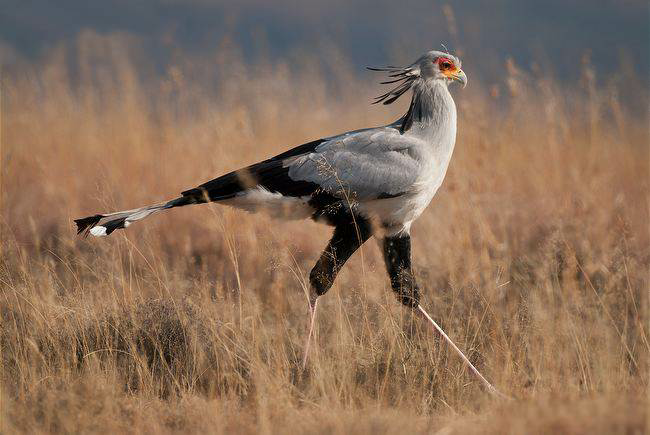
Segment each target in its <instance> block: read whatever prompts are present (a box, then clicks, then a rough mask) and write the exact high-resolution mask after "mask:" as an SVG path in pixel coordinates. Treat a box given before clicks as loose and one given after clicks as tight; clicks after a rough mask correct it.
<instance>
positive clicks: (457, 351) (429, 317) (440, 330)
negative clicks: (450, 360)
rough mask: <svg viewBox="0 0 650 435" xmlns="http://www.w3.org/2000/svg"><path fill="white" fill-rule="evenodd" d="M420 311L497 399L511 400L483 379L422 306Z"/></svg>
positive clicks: (419, 306)
mask: <svg viewBox="0 0 650 435" xmlns="http://www.w3.org/2000/svg"><path fill="white" fill-rule="evenodd" d="M418 311H419V312H420V313H421V314H422V316H424V318H425V319H426V320H428V321H429V322H430V323H431V324H432V325H433V328H434V329H435V330H436V332H438V334H440V335H441V336H442V338H444V339H445V341H446V342H447V343H448V344H449V345H450V346H451V348H452V349H454V350H455V351H456V353H457V354H458V356H460V358H461V359H462V360H463V362H464V363H465V364H467V366H468V367H469V368H470V370H471V371H472V372H473V373H474V374H475V375H476V377H478V378H479V379H480V380H481V381H482V382H483V384H485V387H486V388H487V390H488V391H489V392H490V393H491V394H493V395H495V396H497V397H501V398H503V399H510V398H509V397H508V396H506V395H505V394H503V393H501V392H500V391H499V390H497V389H496V388H494V386H493V385H492V384H490V383H489V382H488V380H487V379H485V378H484V377H483V375H482V374H481V372H479V371H478V369H477V368H476V367H474V364H472V363H471V362H470V360H469V359H468V358H467V357H466V356H465V354H464V353H463V352H462V351H461V350H460V349H459V348H458V346H456V345H455V344H454V342H453V341H451V338H449V336H448V335H447V334H445V331H443V330H442V328H441V327H440V326H438V324H437V323H436V322H435V321H434V320H433V319H432V318H431V316H429V314H428V313H427V312H426V311H424V308H422V305H418Z"/></svg>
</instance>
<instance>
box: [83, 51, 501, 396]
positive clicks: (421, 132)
mask: <svg viewBox="0 0 650 435" xmlns="http://www.w3.org/2000/svg"><path fill="white" fill-rule="evenodd" d="M368 69H370V70H372V71H381V72H386V73H388V76H389V80H387V81H385V82H382V84H395V87H394V88H393V89H391V90H390V91H388V92H386V93H385V94H383V95H380V96H379V97H377V98H376V99H375V102H374V103H383V104H391V103H393V102H394V101H396V100H397V99H398V98H399V97H400V96H401V95H403V94H404V93H406V92H407V91H408V90H410V89H412V90H413V94H412V97H411V104H410V105H409V108H408V111H407V112H406V114H405V115H404V116H402V117H401V118H399V119H398V120H397V121H395V122H393V123H391V124H388V125H386V126H382V127H375V128H366V129H362V130H356V131H350V132H347V133H343V134H339V135H336V136H331V137H327V138H323V139H318V140H314V141H312V142H308V143H306V144H303V145H300V146H298V147H296V148H293V149H291V150H289V151H286V152H284V153H282V154H279V155H277V156H275V157H272V158H270V159H268V160H264V161H262V162H259V163H255V164H253V165H250V166H247V167H245V168H243V169H240V170H237V171H233V172H230V173H228V174H225V175H222V176H221V177H218V178H215V179H214V180H211V181H208V182H206V183H204V184H201V185H200V186H198V187H195V188H193V189H189V190H186V191H184V192H182V193H181V196H180V197H178V198H176V199H172V200H170V201H167V202H163V203H159V204H155V205H150V206H147V207H142V208H137V209H133V210H127V211H120V212H117V213H110V214H96V215H93V216H89V217H85V218H82V219H76V220H75V222H76V223H77V227H78V228H77V229H78V233H79V234H81V233H83V234H84V235H88V234H92V235H93V236H105V235H109V234H111V233H112V232H113V231H115V230H117V229H122V228H126V227H128V226H129V225H130V224H131V223H133V222H135V221H139V220H141V219H144V218H145V217H147V216H149V215H152V214H154V213H157V212H159V211H162V210H167V209H170V208H174V207H182V206H185V205H190V204H203V203H207V202H219V203H221V204H226V205H229V206H233V207H236V208H240V209H244V210H247V211H258V210H266V211H267V212H270V213H271V215H273V216H275V217H279V218H284V219H304V218H311V219H314V220H317V221H319V222H324V223H326V224H328V225H331V226H333V227H334V234H333V236H332V238H331V240H330V241H329V243H328V245H327V247H326V248H325V250H324V252H323V253H322V255H321V256H320V258H319V260H318V261H317V262H316V265H315V266H314V268H313V269H312V270H311V273H310V276H309V282H310V295H309V309H310V315H311V316H310V326H309V333H308V336H307V342H306V345H305V351H304V352H305V353H304V359H303V368H304V366H305V364H306V362H307V356H308V354H309V345H310V341H311V337H312V334H313V328H314V321H315V319H316V309H317V307H318V300H319V298H320V297H321V296H323V295H324V294H325V293H326V292H327V291H328V290H329V289H330V287H331V286H332V283H333V282H334V279H335V278H336V275H337V273H338V272H339V270H340V269H341V267H343V265H344V264H345V262H346V261H347V260H348V258H350V256H351V255H352V254H353V253H354V252H355V251H356V250H357V249H358V248H359V247H360V246H361V245H362V244H363V243H364V242H365V241H366V240H368V239H369V238H370V237H371V236H373V235H374V236H376V237H378V238H379V239H381V240H382V243H383V253H384V260H385V262H386V268H387V270H388V275H389V277H390V283H391V286H392V288H393V290H394V291H395V293H396V295H397V298H398V299H399V300H400V301H401V302H402V304H404V305H405V306H407V307H410V308H412V309H415V310H417V311H416V312H419V313H420V314H421V315H422V316H423V317H425V318H426V319H427V320H428V321H429V322H431V323H432V325H433V327H434V328H435V329H436V330H437V331H438V332H439V333H440V334H441V335H442V336H443V338H445V340H447V341H448V342H449V343H450V345H451V346H452V347H453V349H454V350H455V351H456V352H457V353H458V354H459V355H460V356H461V358H462V359H463V361H464V362H465V363H466V364H467V365H468V366H469V367H470V369H471V370H472V371H473V372H474V373H475V374H476V375H477V376H478V377H479V378H480V379H481V381H482V382H484V383H485V385H486V386H487V388H488V390H489V391H490V392H492V393H496V394H500V393H498V392H497V391H496V390H495V389H494V387H492V385H490V383H489V382H488V381H487V380H486V379H485V378H484V377H483V376H482V375H481V374H480V373H479V372H478V370H477V369H476V368H475V367H474V366H473V365H472V364H471V362H470V361H469V360H468V359H467V358H466V357H465V355H463V353H462V352H461V351H460V350H459V349H458V348H457V347H456V346H455V345H454V344H453V342H452V341H451V340H450V339H449V337H447V335H446V334H445V333H444V332H443V331H442V329H440V327H439V326H438V325H437V324H436V323H435V322H434V321H433V319H432V318H431V317H430V316H429V315H428V314H427V313H426V312H425V311H424V309H423V308H422V307H421V306H420V291H419V288H418V285H417V284H416V282H415V276H414V274H413V270H412V267H411V236H410V230H411V224H412V223H413V221H414V220H415V219H417V218H418V217H419V216H420V215H421V214H422V212H423V211H424V209H425V208H426V207H427V205H429V202H431V199H432V198H433V196H434V195H435V193H436V191H437V190H438V188H439V187H440V185H441V184H442V181H443V179H444V177H445V173H446V172H447V166H448V165H449V161H450V159H451V155H452V152H453V150H454V143H455V141H456V105H455V104H454V100H453V98H452V97H451V94H450V93H449V90H448V85H449V84H451V83H453V82H460V83H462V84H463V86H465V85H466V84H467V76H466V75H465V73H464V72H463V70H462V69H461V62H460V59H458V58H457V57H455V56H453V55H451V54H449V53H443V52H440V51H430V52H427V53H425V54H424V55H423V56H421V57H420V58H419V59H418V60H417V61H415V62H414V63H412V64H411V65H409V66H407V67H402V68H399V67H390V66H389V67H384V68H368Z"/></svg>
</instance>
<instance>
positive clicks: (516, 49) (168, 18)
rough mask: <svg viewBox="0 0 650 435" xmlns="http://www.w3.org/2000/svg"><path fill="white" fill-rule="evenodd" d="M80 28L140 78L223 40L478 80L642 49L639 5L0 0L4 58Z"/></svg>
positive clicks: (247, 53) (560, 68) (254, 53)
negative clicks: (460, 72) (437, 65)
mask: <svg viewBox="0 0 650 435" xmlns="http://www.w3.org/2000/svg"><path fill="white" fill-rule="evenodd" d="M88 34H96V35H97V36H102V37H108V36H112V37H115V38H120V39H122V40H123V41H124V44H123V46H120V49H123V50H127V51H128V52H129V53H131V54H133V55H136V56H137V57H138V58H140V59H141V62H143V63H146V64H147V65H148V66H150V67H152V68H153V71H146V72H145V71H141V72H140V73H141V74H145V73H154V72H161V71H164V70H165V69H166V68H167V67H168V66H169V65H173V64H175V62H177V60H178V56H196V57H198V58H202V57H204V56H210V55H213V54H214V53H215V51H216V49H217V47H220V46H222V45H223V44H232V45H233V46H236V47H237V48H238V49H239V50H240V51H241V55H242V56H243V57H244V59H245V60H247V61H256V60H259V59H260V58H268V59H272V60H277V59H282V60H285V61H287V62H289V63H295V62H299V61H300V59H304V58H305V57H307V58H308V59H312V60H314V61H316V62H318V63H319V65H321V66H326V65H328V64H330V62H329V59H327V58H330V57H331V56H340V57H343V58H344V59H346V60H349V61H351V66H352V69H353V71H354V74H362V73H363V70H362V68H361V67H362V66H363V65H376V64H384V63H386V62H394V63H406V62H411V61H413V60H414V59H415V58H416V57H417V56H418V54H420V53H422V52H424V51H426V50H430V49H440V48H441V47H440V44H441V43H444V44H445V45H446V46H447V47H448V48H449V49H450V50H452V51H454V52H458V53H460V54H461V55H462V57H463V58H464V59H465V63H464V67H465V69H467V70H468V71H470V73H471V76H472V78H473V79H474V80H476V79H479V80H481V82H482V83H492V82H498V81H499V80H500V79H501V78H502V76H503V65H504V62H505V60H506V59H508V58H510V57H512V58H514V59H516V61H517V63H518V64H520V65H522V66H523V67H524V68H526V69H530V68H541V69H542V70H543V71H544V73H545V74H552V75H553V76H554V77H556V78H557V79H558V80H560V81H563V82H569V83H575V82H576V81H577V80H578V79H579V78H580V74H581V68H580V64H581V63H582V62H585V61H587V60H589V59H592V60H593V62H594V65H595V69H596V70H597V72H598V74H599V76H600V77H601V78H602V77H605V76H608V75H611V74H612V73H614V72H619V71H620V65H621V64H625V65H628V66H629V67H630V68H632V69H634V70H635V72H636V73H637V74H639V75H640V76H641V77H646V78H647V73H648V62H649V56H650V50H649V49H648V40H649V38H650V34H649V29H648V5H647V2H646V1H643V0H599V1H597V2H594V1H590V0H568V1H566V0H549V1H535V0H526V1H520V0H496V1H491V2H476V1H472V0H461V1H456V2H453V4H452V3H448V4H445V2H438V1H417V0H402V1H399V2H397V1H386V0H379V1H370V0H367V1H355V2H348V1H340V0H334V1H331V2H316V1H306V2H294V1H286V0H279V1H274V2H272V3H269V2H264V1H255V0H244V1H238V2H228V1H218V0H214V1H208V0H184V1H182V0H157V1H156V0H142V1H138V2H132V1H126V0H112V1H105V2H87V1H83V0H62V1H57V2H49V1H44V0H34V1H21V0H3V2H2V12H1V13H0V56H2V59H3V63H5V64H7V63H9V64H12V63H15V62H20V61H25V60H26V61H29V60H34V59H38V58H40V57H43V56H46V55H47V53H48V52H51V51H52V50H54V49H56V48H57V47H60V46H71V45H74V44H75V43H76V42H78V41H79V39H80V38H83V35H88ZM215 74H216V72H215ZM621 84H624V83H621ZM644 85H645V83H644V84H642V83H636V84H628V87H627V89H628V90H629V88H633V87H637V88H639V87H643V88H646V87H647V86H644ZM631 92H632V93H634V92H633V91H631Z"/></svg>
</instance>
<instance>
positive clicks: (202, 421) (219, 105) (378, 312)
mask: <svg viewBox="0 0 650 435" xmlns="http://www.w3.org/2000/svg"><path fill="white" fill-rule="evenodd" d="M649 37H650V35H649V26H648V4H647V1H637V0H617V1H614V0H600V1H592V0H564V1H559V0H548V1H543V2H542V1H532V0H529V1H524V0H495V1H490V2H475V1H469V0H461V1H456V2H453V3H452V2H448V3H446V2H437V1H414V0H401V1H384V0H380V1H356V2H350V1H341V0H333V1H329V2H289V1H286V0H279V1H273V2H269V1H266V2H264V1H260V0H242V1H238V2H231V3H227V2H220V1H208V0H187V1H175V0H160V1H153V0H139V1H126V0H114V1H108V0H107V1H101V2H99V1H96V2H90V1H83V0H60V1H56V2H53V1H44V0H29V1H27V0H0V67H1V70H0V74H1V77H0V92H1V95H0V169H1V179H0V205H1V206H0V239H1V240H0V242H1V243H0V432H2V433H15V432H43V433H53V432H69V433H77V432H113V433H121V432H132V431H135V432H138V431H139V432H142V433H150V432H163V433H173V432H183V433H185V432H200V433H205V432H217V433H233V432H238V433H271V432H272V429H273V428H277V427H281V428H284V430H285V431H287V432H289V431H291V432H295V433H320V432H326V433H364V432H365V433H369V434H370V433H377V432H385V433H392V432H396V433H404V432H408V433H431V432H432V429H437V428H440V429H445V431H444V433H461V434H466V433H495V434H502V433H559V432H567V433H599V432H603V433H644V432H646V431H647V424H648V423H647V422H648V419H647V418H648V407H647V406H646V405H647V400H646V399H647V388H648V371H647V367H648V355H649V354H650V344H649V342H648V332H647V325H648V318H649V317H648V313H649V308H650V306H649V304H648V291H647V289H648V270H650V234H649V232H648V221H649V219H650V217H649V216H648V203H647V201H648V197H649V196H648V192H649V191H650V189H649V181H650V178H649V177H648V174H649V173H650V170H649V168H648V166H649V164H650V156H649V149H648V139H649V138H648V133H649V130H648V107H649V101H650V100H649V98H648V92H649V90H648V79H649V71H648V69H649V56H650V50H649V47H648V44H649ZM441 43H444V44H445V46H446V47H448V48H449V50H450V51H451V52H452V53H455V54H458V55H459V56H460V57H461V59H462V61H463V69H464V70H465V71H466V73H467V75H468V77H469V84H468V86H467V87H466V88H465V89H460V88H459V87H456V86H452V87H451V92H452V95H453V97H454V100H455V101H456V104H457V106H458V116H459V119H458V124H459V126H458V138H457V142H456V149H455V151H454V157H453V159H452V161H451V164H450V167H449V171H448V173H447V176H446V179H445V182H444V184H443V186H442V187H441V189H440V191H439V192H438V194H437V195H436V197H435V199H434V200H433V201H432V203H431V205H430V207H429V208H428V209H427V210H426V212H425V213H424V214H423V215H422V217H421V218H420V219H419V220H418V221H416V222H415V224H414V225H413V228H412V235H413V258H414V269H415V271H416V274H417V278H418V280H419V283H420V286H421V289H422V294H423V306H425V307H427V309H430V310H431V313H432V315H433V317H434V318H435V319H436V320H437V321H438V322H439V323H440V324H441V325H442V327H443V328H444V329H445V331H446V332H447V333H448V334H449V335H450V336H451V337H452V338H453V339H454V340H456V341H457V344H458V345H459V347H461V348H462V349H464V350H465V351H466V352H467V354H468V355H469V358H470V359H471V360H472V361H473V363H474V364H475V365H476V366H478V368H479V370H481V371H482V372H483V373H484V374H485V375H486V377H487V378H488V379H489V380H490V381H492V382H493V383H494V384H495V385H496V386H498V387H499V388H501V389H502V390H503V391H504V392H505V393H506V394H508V395H510V396H513V397H515V398H516V399H517V400H516V401H513V402H508V403H500V402H495V401H493V400H492V399H491V398H490V397H489V396H488V395H487V393H486V392H485V391H484V390H482V389H481V386H480V384H479V383H477V381H476V379H475V378H473V377H472V376H471V374H470V373H468V372H467V370H466V369H465V367H464V366H463V364H462V363H461V362H460V361H459V360H458V359H457V358H456V357H455V355H454V354H453V353H451V354H450V353H449V349H448V347H447V346H445V345H444V344H441V343H440V342H439V341H437V338H436V336H434V335H433V334H432V333H431V331H430V330H429V329H427V328H426V327H425V328H423V327H422V326H423V325H420V324H419V323H417V321H416V320H417V319H414V318H413V317H411V315H410V313H409V312H408V311H406V310H404V309H402V308H401V307H400V305H399V304H398V303H397V302H396V301H395V299H394V297H393V294H392V291H391V289H390V285H389V283H388V279H387V277H386V275H385V270H384V264H383V258H382V255H381V252H379V250H378V248H377V245H376V244H375V243H368V244H366V245H364V246H363V248H362V249H360V251H359V253H358V254H355V256H353V258H351V259H350V261H349V262H348V263H347V265H346V266H345V267H344V268H343V269H342V271H341V273H340V274H339V276H338V278H337V281H336V282H335V284H334V286H333V288H332V290H331V291H330V292H329V293H328V295H327V297H325V298H323V302H322V311H321V313H322V316H321V315H320V314H319V316H320V317H319V319H318V325H317V330H318V334H317V336H316V343H317V349H318V352H316V353H315V354H314V359H313V360H312V362H311V365H310V367H309V369H308V370H307V371H306V372H302V371H301V370H300V369H299V363H300V358H301V355H302V346H303V343H304V342H303V338H304V332H305V329H306V326H307V325H306V322H307V306H306V299H305V293H304V292H305V291H306V290H307V289H306V286H305V283H307V282H308V281H307V280H306V277H307V276H308V273H309V270H310V269H311V267H312V266H313V264H314V262H315V260H316V259H317V258H318V256H319V255H320V252H321V250H322V249H323V247H324V246H325V245H326V243H327V240H328V238H329V236H330V232H329V230H328V229H327V228H325V227H323V226H320V225H318V224H316V223H313V222H307V221H305V222H299V223H296V222H278V221H270V220H269V219H268V218H267V217H265V216H262V215H249V214H246V213H243V212H239V211H233V210H230V209H228V208H225V207H222V206H218V205H203V206H197V207H184V208H180V209H174V210H172V211H170V212H168V213H164V214H160V215H156V216H155V217H152V218H150V219H147V220H146V221H144V222H142V223H137V224H135V225H133V226H132V227H130V228H128V229H127V230H125V231H120V232H116V233H115V234H114V235H112V236H111V237H107V238H102V239H96V238H90V239H83V238H81V237H78V236H77V235H76V234H75V225H74V223H73V219H74V218H78V217H81V216H88V215H90V214H94V213H101V212H108V211H115V210H123V209H128V208H134V207H139V206H142V205H146V204H151V203H155V202H159V201H162V200H166V199H170V198H173V197H175V196H176V195H177V194H178V192H180V191H182V190H185V189H188V188H191V187H194V186H196V185H197V184H199V183H201V182H204V181H207V180H210V179H212V178H214V177H215V176H217V175H220V174H223V173H225V172H228V171H231V170H234V169H238V168H240V167H243V166H245V165H248V164H250V163H253V162H256V161H259V160H261V159H264V158H268V157H269V156H272V155H276V154H278V153H280V152H283V151H285V150H287V149H289V148H290V147H292V146H295V145H298V144H301V143H305V142H307V141H310V140H313V139H316V138H320V137H324V136H330V135H334V134H337V133H340V132H344V131H347V130H352V129H358V128H363V127H368V126H373V125H381V124H387V123H389V122H392V121H394V120H395V119H397V118H398V117H399V116H401V115H402V114H403V113H404V112H405V111H406V108H407V106H408V103H409V99H408V97H406V96H405V97H402V99H400V100H399V101H397V102H396V103H394V104H392V105H390V106H372V105H371V104H370V102H371V101H372V98H373V97H374V96H376V95H379V94H380V93H383V92H385V90H386V88H385V87H384V86H382V85H379V83H378V82H380V81H382V80H384V77H383V76H382V75H381V74H377V73H375V72H370V71H367V70H365V69H364V67H365V66H367V65H371V66H378V65H379V66H381V65H386V64H407V63H410V62H412V61H414V60H415V59H416V58H417V57H418V56H419V55H420V54H422V53H423V52H424V51H427V50H431V49H442V47H441V45H440V44H441ZM269 398H272V399H269ZM644 403H646V405H644ZM3 425H4V426H3Z"/></svg>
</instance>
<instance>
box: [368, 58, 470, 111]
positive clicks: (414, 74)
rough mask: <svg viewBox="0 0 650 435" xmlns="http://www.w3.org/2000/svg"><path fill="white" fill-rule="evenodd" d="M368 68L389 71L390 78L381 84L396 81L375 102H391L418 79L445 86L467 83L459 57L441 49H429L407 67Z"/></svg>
mask: <svg viewBox="0 0 650 435" xmlns="http://www.w3.org/2000/svg"><path fill="white" fill-rule="evenodd" d="M368 69H369V70H371V71H384V72H388V73H389V74H388V77H390V80H387V81H384V82H381V84H383V85H385V84H392V83H397V85H395V87H394V88H393V89H391V90H390V91H388V92H386V93H385V94H383V95H380V96H378V97H377V98H375V103H380V102H381V103H383V104H390V103H392V102H393V101H395V100H397V99H398V98H399V97H400V96H401V95H402V94H404V93H405V92H406V91H408V90H409V89H411V87H412V86H413V84H415V83H416V81H418V80H420V81H423V82H429V81H439V82H441V83H444V85H445V86H446V85H448V84H449V83H453V82H460V83H462V84H463V87H465V86H466V85H467V76H466V75H465V73H464V72H463V70H462V69H461V62H460V59H459V58H457V57H456V56H454V55H452V54H450V53H445V52H442V51H435V50H434V51H429V52H427V53H425V54H423V55H422V56H421V57H420V58H419V59H418V60H416V61H415V62H413V63H412V64H411V65H409V66H407V67H394V66H386V67H382V68H371V67H368Z"/></svg>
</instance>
